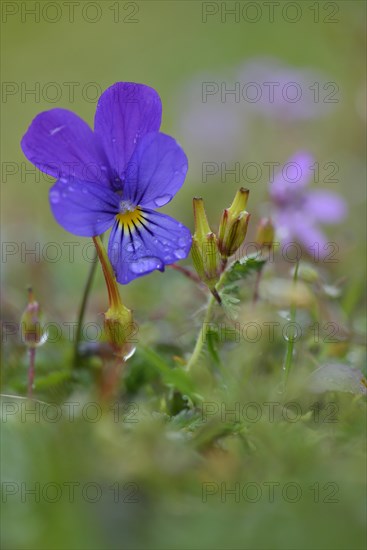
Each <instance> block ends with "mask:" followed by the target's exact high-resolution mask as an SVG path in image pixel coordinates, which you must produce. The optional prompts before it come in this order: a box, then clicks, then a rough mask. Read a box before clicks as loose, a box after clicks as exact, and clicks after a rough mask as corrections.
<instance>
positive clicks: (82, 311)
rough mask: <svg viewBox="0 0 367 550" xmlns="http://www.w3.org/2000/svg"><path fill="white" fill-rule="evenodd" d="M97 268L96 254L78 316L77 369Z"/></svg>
mask: <svg viewBox="0 0 367 550" xmlns="http://www.w3.org/2000/svg"><path fill="white" fill-rule="evenodd" d="M96 267H97V253H96V252H95V255H94V258H93V263H92V265H91V266H90V268H89V273H88V278H87V282H86V284H85V287H84V292H83V298H82V301H81V304H80V309H79V314H78V321H77V329H76V335H75V343H74V359H73V366H74V368H76V367H77V366H78V360H79V343H80V340H81V338H82V330H83V321H84V316H85V310H86V307H87V303H88V298H89V293H90V291H91V289H92V284H93V279H94V275H95V272H96Z"/></svg>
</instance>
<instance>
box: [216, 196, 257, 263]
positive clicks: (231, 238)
mask: <svg viewBox="0 0 367 550" xmlns="http://www.w3.org/2000/svg"><path fill="white" fill-rule="evenodd" d="M248 196H249V190H248V189H245V188H244V187H241V189H239V191H237V193H236V196H235V198H234V200H233V202H232V204H231V206H230V207H229V208H226V209H225V210H224V211H223V214H222V219H221V221H220V225H219V238H218V247H219V250H220V253H221V256H222V259H224V260H226V259H227V258H229V257H230V256H232V254H234V253H235V252H236V250H238V248H239V247H240V246H241V244H242V243H243V241H244V240H245V237H246V233H247V227H248V222H249V220H250V214H249V213H248V212H246V206H247V200H248Z"/></svg>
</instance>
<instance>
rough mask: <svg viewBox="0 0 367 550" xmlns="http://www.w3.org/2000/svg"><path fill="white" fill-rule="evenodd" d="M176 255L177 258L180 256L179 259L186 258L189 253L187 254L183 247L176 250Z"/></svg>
mask: <svg viewBox="0 0 367 550" xmlns="http://www.w3.org/2000/svg"><path fill="white" fill-rule="evenodd" d="M174 255H175V256H176V258H178V259H179V260H183V258H186V256H187V254H186V250H184V249H183V248H178V249H177V250H175V251H174Z"/></svg>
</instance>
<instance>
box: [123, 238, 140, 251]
mask: <svg viewBox="0 0 367 550" xmlns="http://www.w3.org/2000/svg"><path fill="white" fill-rule="evenodd" d="M139 248H141V242H139V241H134V244H133V243H128V244H127V245H126V250H127V251H128V252H134V250H138V249H139Z"/></svg>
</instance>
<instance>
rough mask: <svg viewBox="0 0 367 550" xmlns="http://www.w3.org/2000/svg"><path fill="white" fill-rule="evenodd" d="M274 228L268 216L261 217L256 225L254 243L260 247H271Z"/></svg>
mask: <svg viewBox="0 0 367 550" xmlns="http://www.w3.org/2000/svg"><path fill="white" fill-rule="evenodd" d="M274 236H275V229H274V225H273V224H272V221H271V220H270V219H269V218H262V219H261V220H260V223H259V225H258V227H257V232H256V239H255V240H256V243H257V244H258V245H259V246H261V247H267V248H271V247H272V246H273V243H274Z"/></svg>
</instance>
